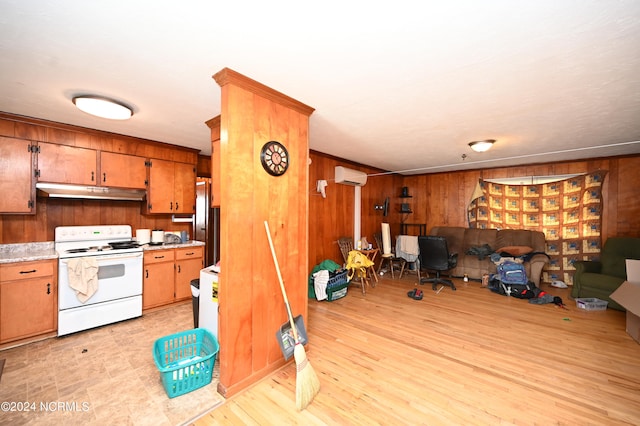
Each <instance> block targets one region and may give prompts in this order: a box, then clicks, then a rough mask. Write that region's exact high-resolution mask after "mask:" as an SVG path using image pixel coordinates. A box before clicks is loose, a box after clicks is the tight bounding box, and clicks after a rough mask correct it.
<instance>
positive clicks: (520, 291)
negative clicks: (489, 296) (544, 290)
mask: <svg viewBox="0 0 640 426" xmlns="http://www.w3.org/2000/svg"><path fill="white" fill-rule="evenodd" d="M496 269H497V273H496V274H494V275H493V276H492V277H491V280H490V281H489V290H491V291H493V292H494V293H498V294H501V295H503V296H513V297H517V298H519V299H530V298H532V297H535V291H534V290H535V288H536V287H535V285H534V284H533V283H530V282H529V280H528V279H527V273H526V271H525V270H524V265H522V263H517V262H511V261H503V263H501V264H499V265H497V266H496Z"/></svg>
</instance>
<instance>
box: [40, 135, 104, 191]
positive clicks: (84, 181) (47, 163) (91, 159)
mask: <svg viewBox="0 0 640 426" xmlns="http://www.w3.org/2000/svg"><path fill="white" fill-rule="evenodd" d="M38 145H39V147H40V150H39V152H38V170H39V174H38V181H40V182H51V183H75V184H78V185H92V186H93V185H98V182H97V179H98V177H97V174H98V173H97V170H98V156H97V151H96V150H94V149H87V148H78V147H75V146H68V145H57V144H52V143H43V142H40V143H39V144H38Z"/></svg>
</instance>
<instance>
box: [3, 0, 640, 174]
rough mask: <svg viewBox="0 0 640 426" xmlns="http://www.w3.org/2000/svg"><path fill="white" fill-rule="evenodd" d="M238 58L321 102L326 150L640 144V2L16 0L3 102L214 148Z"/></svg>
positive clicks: (387, 152) (416, 159) (369, 160)
mask: <svg viewBox="0 0 640 426" xmlns="http://www.w3.org/2000/svg"><path fill="white" fill-rule="evenodd" d="M365 4H367V6H366V7H365V6H364V5H365ZM225 67H228V68H231V69H233V70H235V71H237V72H239V73H241V74H244V75H246V76H247V77H250V78H252V79H254V80H257V81H259V82H260V83H263V84H265V85H267V86H269V87H271V88H273V89H275V90H278V91H280V92H282V93H284V94H286V95H288V96H291V97H293V98H295V99H297V100H299V101H300V102H303V103H305V104H307V105H309V106H311V107H313V108H315V109H316V111H315V112H314V113H313V115H312V116H311V120H310V147H311V149H313V150H317V151H321V152H324V153H328V154H331V155H334V156H337V157H342V158H346V159H349V160H353V161H357V162H360V163H363V164H367V165H371V166H375V167H380V168H382V169H385V170H391V171H406V172H405V173H407V174H411V173H429V172H440V171H449V170H460V169H471V168H482V167H497V166H507V165H515V164H525V163H537V162H549V161H558V160H567V159H575V158H590V157H600V156H610V155H621V154H630V153H635V154H637V153H640V1H638V0H617V1H603V0H596V1H592V0H539V1H525V0H504V1H498V0H485V1H477V0H469V1H455V0H453V1H444V0H442V1H437V2H436V1H427V2H418V1H405V0H398V1H394V2H376V1H374V2H367V3H365V2H356V1H351V2H350V1H349V0H341V1H335V0H325V1H322V2H303V1H299V0H298V1H290V0H284V1H272V2H265V1H257V0H253V1H243V0H235V1H224V2H222V1H219V2H216V1H211V0H209V1H205V0H192V1H184V2H179V1H175V0H171V1H169V0H156V1H153V2H151V1H117V0H115V1H114V0H110V1H105V0H93V1H86V0H58V1H54V0H38V1H34V0H32V1H25V0H0V111H5V112H10V113H15V114H21V115H26V116H31V117H38V118H43V119H47V120H53V121H58V122H63V123H69V124H73V125H78V126H83V127H90V128H95V129H101V130H106V131H111V132H115V133H120V134H124V135H131V136H137V137H143V138H147V139H152V140H157V141H162V142H168V143H172V144H178V145H184V146H188V147H192V148H197V149H200V150H202V153H203V154H206V155H208V154H210V146H209V132H208V128H207V127H206V126H205V124H204V122H205V121H206V120H208V119H210V118H212V117H214V116H216V115H218V114H219V113H220V88H219V86H218V85H217V84H216V82H215V81H214V80H213V79H212V75H213V74H215V73H216V72H218V71H220V70H221V69H222V68H225ZM81 93H93V94H97V95H103V96H109V97H113V98H115V99H117V100H120V101H124V102H125V103H128V104H130V105H131V106H133V108H134V111H135V113H134V116H133V117H132V118H131V119H130V120H128V121H125V122H110V121H108V120H104V119H99V118H94V117H91V116H89V115H87V114H85V113H82V112H80V111H78V110H76V109H75V107H74V105H73V104H72V102H71V98H72V97H73V96H74V95H77V94H81ZM487 138H491V139H497V142H496V144H495V146H494V147H493V149H491V150H490V151H488V152H486V153H483V154H478V153H474V152H472V151H471V150H470V149H469V147H468V145H467V144H468V142H470V141H472V140H476V139H487ZM463 154H466V156H467V157H466V158H465V159H463V158H462V156H463Z"/></svg>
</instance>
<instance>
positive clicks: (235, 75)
mask: <svg viewBox="0 0 640 426" xmlns="http://www.w3.org/2000/svg"><path fill="white" fill-rule="evenodd" d="M213 79H214V80H215V81H216V82H217V83H218V85H220V87H223V86H225V85H227V84H229V83H233V84H235V85H237V86H239V87H242V88H243V89H246V90H249V91H250V92H253V93H255V94H257V95H260V96H262V97H264V98H266V99H268V100H270V101H273V102H277V103H279V104H281V105H283V106H286V107H287V108H291V109H293V110H294V111H297V112H299V113H301V114H305V115H307V116H309V115H311V114H312V113H313V112H314V111H315V108H312V107H310V106H308V105H305V104H303V103H302V102H300V101H297V100H295V99H293V98H291V97H289V96H287V95H285V94H283V93H280V92H278V91H277V90H274V89H272V88H270V87H268V86H265V85H264V84H262V83H258V82H257V81H255V80H252V79H250V78H249V77H246V76H244V75H242V74H240V73H239V72H237V71H234V70H232V69H230V68H223V69H222V70H220V71H218V72H217V73H216V74H214V75H213Z"/></svg>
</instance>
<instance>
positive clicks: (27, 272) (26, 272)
mask: <svg viewBox="0 0 640 426" xmlns="http://www.w3.org/2000/svg"><path fill="white" fill-rule="evenodd" d="M36 271H37V269H32V270H30V271H20V273H21V274H33V273H34V272H36Z"/></svg>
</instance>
